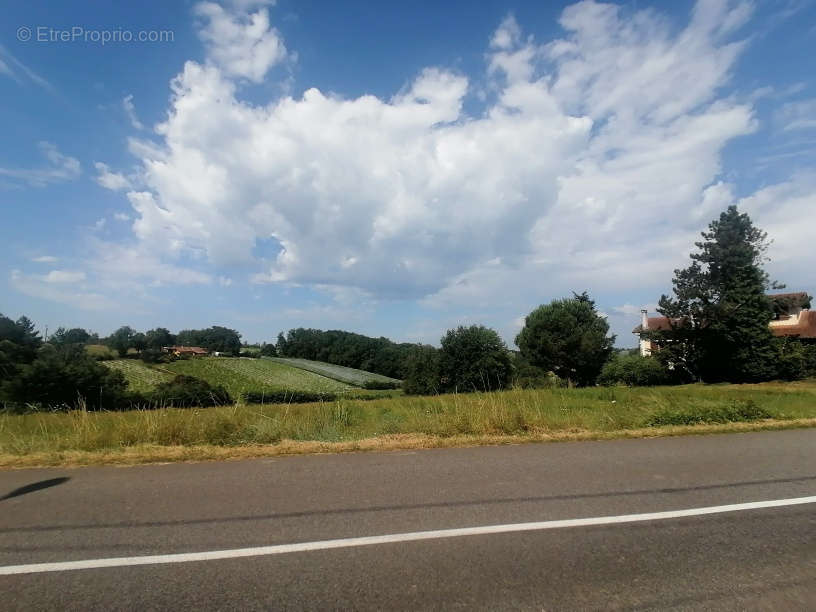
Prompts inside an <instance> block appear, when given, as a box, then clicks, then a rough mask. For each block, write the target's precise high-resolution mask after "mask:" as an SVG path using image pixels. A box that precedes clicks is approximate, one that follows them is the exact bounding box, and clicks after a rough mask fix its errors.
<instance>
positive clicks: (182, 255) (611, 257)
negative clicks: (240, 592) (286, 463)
mask: <svg viewBox="0 0 816 612" xmlns="http://www.w3.org/2000/svg"><path fill="white" fill-rule="evenodd" d="M5 10H6V13H5V19H4V20H3V26H2V28H1V29H0V130H2V133H3V138H2V139H0V215H2V216H0V219H2V223H0V240H2V243H3V245H4V247H5V248H3V249H2V251H0V274H2V280H0V283H2V287H3V290H2V293H0V312H3V313H4V314H6V315H9V316H13V317H16V316H19V315H21V314H26V315H28V316H29V317H31V318H32V319H34V320H35V321H36V322H37V323H38V324H39V325H40V326H41V327H44V326H45V325H48V326H49V328H51V329H54V328H55V327H56V326H58V325H65V326H81V327H85V328H89V329H91V330H94V331H97V332H99V333H101V334H106V333H108V332H110V331H111V330H113V329H114V328H116V327H118V326H120V325H123V324H129V325H131V326H133V327H136V328H140V329H147V328H151V327H156V326H165V327H168V328H171V329H173V330H178V329H180V328H190V327H203V326H209V325H214V324H218V325H226V326H229V327H234V328H236V329H238V330H239V331H240V332H241V333H242V334H243V335H244V337H245V339H247V340H249V341H261V340H272V339H274V337H275V336H276V334H277V332H278V331H280V330H286V329H289V328H291V327H297V326H309V327H319V328H324V329H326V328H333V329H336V328H340V329H349V330H354V331H358V332H361V333H366V334H370V335H384V336H388V337H391V338H393V339H395V340H404V341H423V342H431V343H436V342H437V341H438V339H439V337H440V336H441V334H442V333H443V332H444V331H445V329H447V328H449V327H452V326H455V325H458V324H470V323H484V324H486V325H489V326H492V327H494V328H496V329H498V330H499V331H500V332H501V334H502V335H503V336H504V337H505V339H506V340H507V341H508V343H512V340H513V338H514V336H515V334H516V333H517V331H518V329H519V326H520V324H521V321H522V319H523V316H524V315H525V314H527V313H528V312H529V311H530V310H531V309H532V308H534V307H535V306H537V305H538V304H541V303H544V302H548V301H549V300H551V299H553V298H557V297H562V296H568V295H570V294H571V293H570V292H571V291H577V292H580V291H584V290H587V291H589V292H590V294H591V295H592V296H593V297H594V298H595V299H596V301H597V303H598V306H599V309H600V310H601V311H602V312H604V313H605V314H606V315H607V316H608V317H609V321H610V324H611V326H612V329H613V331H615V332H616V333H617V334H618V344H619V345H621V346H631V345H634V339H633V337H632V336H631V334H630V333H629V332H630V331H631V328H632V327H633V326H634V325H635V324H636V322H637V319H638V311H639V310H640V308H642V307H648V308H650V309H654V304H655V303H656V302H657V299H658V298H659V296H660V294H661V293H664V292H667V291H669V290H670V281H671V276H672V270H673V269H674V268H677V267H680V266H683V265H685V264H686V261H687V256H688V252H689V249H690V247H691V244H692V242H693V241H694V240H695V238H696V236H697V234H698V232H699V231H700V230H702V229H704V227H705V225H706V224H707V223H708V221H710V219H711V218H713V217H714V216H716V215H717V214H718V212H719V211H720V210H722V209H724V208H725V207H726V206H727V205H729V204H731V203H736V204H738V205H739V206H740V207H741V208H742V209H743V210H745V211H746V212H749V214H751V215H752V217H753V218H754V219H755V221H756V222H757V224H758V225H760V226H761V227H763V228H764V229H766V230H767V231H768V233H769V235H770V236H771V238H773V239H774V240H775V242H774V245H773V246H772V248H771V251H770V256H771V258H772V262H771V263H770V264H769V270H770V271H771V273H772V275H773V277H774V278H777V279H779V280H780V281H782V282H786V283H787V284H788V287H790V288H791V289H797V290H799V289H801V290H807V291H810V292H811V293H813V292H814V291H816V272H814V270H815V269H816V266H814V265H813V261H814V259H813V256H812V255H811V253H812V250H813V249H812V242H813V237H814V230H813V227H814V226H816V84H815V83H814V82H813V77H812V60H810V59H809V58H810V57H811V56H812V54H813V41H814V40H816V4H814V3H812V2H807V1H795V0H767V1H764V2H737V1H732V2H727V1H725V0H710V1H705V2H699V3H692V2H673V3H663V2H656V3H649V2H644V1H642V0H641V1H638V2H624V3H618V4H602V3H594V2H581V3H577V4H573V3H563V4H558V3H554V2H553V3H546V2H485V3H480V4H479V7H478V10H477V9H476V8H474V5H473V3H471V2H447V3H399V4H398V3H385V4H383V3H370V2H369V3H363V2H343V3H338V2H293V1H289V0H281V1H280V2H278V3H277V4H275V3H269V2H260V1H255V0H233V1H224V2H222V3H215V2H178V3H163V2H155V3H139V4H132V3H131V4H129V3H109V4H108V3H99V4H97V3H80V2H59V3H58V2H50V3H46V2H30V3H16V4H12V5H11V6H9V7H7V8H6V9H5ZM140 35H144V36H147V37H153V38H155V37H163V38H164V39H165V40H161V41H155V42H151V41H144V42H140V41H137V40H132V41H130V42H127V41H126V40H122V39H126V38H127V37H131V38H138V37H139V36H140ZM106 36H109V37H118V38H119V39H118V40H111V41H108V42H106V43H105V44H103V43H102V38H103V37H106ZM27 37H28V39H26V38H27ZM63 37H65V38H67V40H63V39H62V38H63ZM167 39H169V40H167Z"/></svg>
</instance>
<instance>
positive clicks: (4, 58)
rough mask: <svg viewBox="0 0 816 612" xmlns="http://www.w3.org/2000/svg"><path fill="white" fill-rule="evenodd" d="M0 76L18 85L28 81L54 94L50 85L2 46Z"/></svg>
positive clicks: (0, 46)
mask: <svg viewBox="0 0 816 612" xmlns="http://www.w3.org/2000/svg"><path fill="white" fill-rule="evenodd" d="M0 74H5V75H6V76H9V77H11V78H12V79H14V80H15V81H17V82H18V83H20V84H23V83H25V82H26V81H30V82H32V83H34V84H35V85H37V86H38V87H41V88H43V89H44V90H46V91H48V92H50V93H53V92H54V87H53V85H51V83H49V82H48V81H46V80H45V79H44V78H43V77H41V76H40V75H39V74H37V73H36V72H34V71H33V70H32V69H31V68H29V67H28V66H26V65H25V64H24V63H23V62H21V61H20V60H18V59H17V58H16V57H14V56H13V55H12V54H11V53H10V52H9V50H8V49H6V48H5V47H4V46H3V45H0Z"/></svg>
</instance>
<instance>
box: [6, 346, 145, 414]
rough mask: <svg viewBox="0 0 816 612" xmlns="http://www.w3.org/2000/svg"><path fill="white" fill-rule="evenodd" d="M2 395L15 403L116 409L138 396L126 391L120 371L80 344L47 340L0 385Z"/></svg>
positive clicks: (136, 400) (54, 406) (50, 406)
mask: <svg viewBox="0 0 816 612" xmlns="http://www.w3.org/2000/svg"><path fill="white" fill-rule="evenodd" d="M2 395H4V396H5V397H6V398H7V399H8V400H9V402H11V403H12V404H16V405H17V406H24V405H34V406H38V407H40V408H42V409H63V408H68V409H71V408H78V407H84V408H86V409H88V410H100V409H103V408H104V409H108V410H119V409H123V408H128V407H130V405H131V404H132V403H134V402H138V401H139V400H140V399H141V398H140V397H138V396H135V395H133V394H129V393H128V392H127V381H126V380H125V377H124V376H123V375H122V373H121V372H118V371H115V370H111V369H109V368H106V367H105V366H103V365H102V364H100V363H97V361H96V360H95V359H94V358H93V357H91V356H90V355H88V354H87V353H86V352H85V348H84V347H83V346H82V345H65V346H60V347H55V346H53V345H50V344H49V345H46V346H44V347H43V348H42V349H41V350H40V351H39V353H38V354H37V358H36V359H35V360H34V361H33V362H31V363H30V364H24V365H22V366H20V367H19V370H18V372H17V374H16V376H14V377H13V378H10V379H9V380H7V381H6V382H5V383H4V384H3V385H2Z"/></svg>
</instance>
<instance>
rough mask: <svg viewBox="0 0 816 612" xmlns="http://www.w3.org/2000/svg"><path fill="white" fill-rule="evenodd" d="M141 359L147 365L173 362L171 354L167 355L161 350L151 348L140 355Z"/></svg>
mask: <svg viewBox="0 0 816 612" xmlns="http://www.w3.org/2000/svg"><path fill="white" fill-rule="evenodd" d="M139 358H140V359H141V360H142V361H143V362H145V363H169V362H170V361H173V356H172V354H171V353H165V352H163V351H162V350H160V349H154V348H149V349H145V350H143V351H142V352H141V353H140V354H139Z"/></svg>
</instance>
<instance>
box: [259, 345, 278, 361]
mask: <svg viewBox="0 0 816 612" xmlns="http://www.w3.org/2000/svg"><path fill="white" fill-rule="evenodd" d="M261 355H263V356H264V357H277V356H278V351H277V349H276V348H275V345H274V344H272V343H271V342H270V343H269V344H264V345H263V346H262V347H261Z"/></svg>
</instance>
